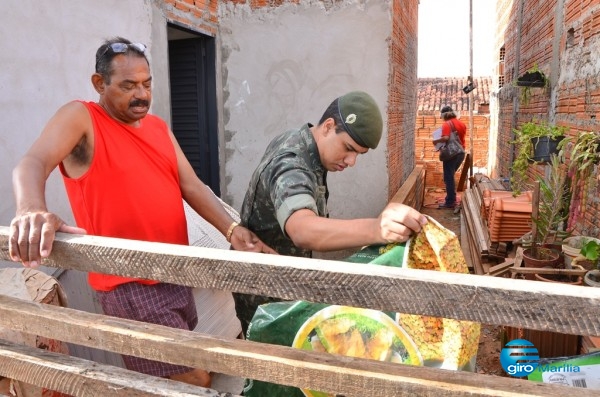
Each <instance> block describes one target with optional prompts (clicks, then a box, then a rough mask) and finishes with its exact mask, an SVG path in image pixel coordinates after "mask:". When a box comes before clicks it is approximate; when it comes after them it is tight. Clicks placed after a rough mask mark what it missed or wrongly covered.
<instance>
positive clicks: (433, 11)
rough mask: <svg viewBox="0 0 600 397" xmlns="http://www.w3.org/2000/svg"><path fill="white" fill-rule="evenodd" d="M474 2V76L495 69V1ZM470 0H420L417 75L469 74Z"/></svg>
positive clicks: (487, 73)
mask: <svg viewBox="0 0 600 397" xmlns="http://www.w3.org/2000/svg"><path fill="white" fill-rule="evenodd" d="M471 1H472V3H473V76H474V77H478V76H491V75H492V74H493V71H494V62H495V60H494V19H495V15H494V13H495V6H496V1H495V0H471ZM469 14H470V13H469V0H420V2H419V33H418V34H419V37H418V38H419V54H418V57H419V58H418V77H467V76H469V72H470V55H469V46H470V38H469Z"/></svg>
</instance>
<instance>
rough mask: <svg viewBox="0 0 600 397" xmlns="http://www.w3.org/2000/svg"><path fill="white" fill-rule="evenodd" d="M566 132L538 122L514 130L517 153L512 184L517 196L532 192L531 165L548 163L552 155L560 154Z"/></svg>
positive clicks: (560, 127)
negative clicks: (528, 180) (526, 191)
mask: <svg viewBox="0 0 600 397" xmlns="http://www.w3.org/2000/svg"><path fill="white" fill-rule="evenodd" d="M566 130H567V128H566V127H562V126H556V125H549V124H547V123H545V122H537V121H530V122H527V123H525V124H523V125H521V127H520V128H518V129H515V130H514V134H515V139H514V140H513V141H512V142H511V143H512V144H514V145H515V146H516V149H517V153H516V155H515V158H514V160H513V164H512V167H511V168H512V175H511V178H510V182H511V187H512V189H513V194H514V195H515V196H518V195H519V194H520V193H521V191H523V190H530V186H529V185H528V184H527V170H528V169H529V166H530V165H531V163H547V162H549V160H550V156H551V155H552V154H556V153H559V149H558V144H559V143H560V142H561V141H562V140H563V138H564V136H565V133H566Z"/></svg>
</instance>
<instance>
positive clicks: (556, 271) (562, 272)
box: [510, 267, 588, 277]
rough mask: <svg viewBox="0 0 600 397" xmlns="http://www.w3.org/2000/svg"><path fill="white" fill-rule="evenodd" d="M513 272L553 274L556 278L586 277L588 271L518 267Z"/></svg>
mask: <svg viewBox="0 0 600 397" xmlns="http://www.w3.org/2000/svg"><path fill="white" fill-rule="evenodd" d="M510 271H511V272H513V273H519V274H551V275H556V276H582V277H583V276H585V274H586V273H587V272H588V270H586V269H553V268H548V267H518V268H514V267H513V268H511V269H510Z"/></svg>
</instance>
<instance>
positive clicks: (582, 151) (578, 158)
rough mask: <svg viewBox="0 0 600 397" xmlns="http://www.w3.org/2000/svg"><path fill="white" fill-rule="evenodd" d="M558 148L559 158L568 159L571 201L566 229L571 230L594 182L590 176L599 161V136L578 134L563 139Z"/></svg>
mask: <svg viewBox="0 0 600 397" xmlns="http://www.w3.org/2000/svg"><path fill="white" fill-rule="evenodd" d="M558 148H559V150H560V154H561V157H563V158H568V159H569V170H568V176H569V178H570V180H571V181H570V185H571V187H570V189H571V197H572V199H571V207H570V208H569V213H570V214H571V216H570V219H569V225H568V227H569V228H573V227H574V225H575V224H576V223H577V220H578V218H579V214H581V213H583V212H584V211H585V208H586V204H587V200H586V199H587V192H588V191H589V189H590V186H589V184H590V183H595V181H596V178H592V177H591V176H592V173H593V171H594V166H595V165H596V164H598V162H599V161H600V135H599V134H598V133H596V132H580V133H578V134H577V135H576V136H574V137H567V138H565V139H563V140H562V141H561V142H560V143H559V145H558Z"/></svg>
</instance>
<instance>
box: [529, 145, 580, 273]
mask: <svg viewBox="0 0 600 397" xmlns="http://www.w3.org/2000/svg"><path fill="white" fill-rule="evenodd" d="M538 183H539V202H538V203H533V205H534V206H535V205H537V211H536V210H534V213H533V214H532V217H531V218H532V222H533V226H534V227H533V228H532V233H531V238H532V241H531V247H530V248H527V249H525V250H524V251H523V261H524V262H525V266H528V267H544V266H551V267H555V266H557V265H558V263H560V250H557V249H555V248H553V247H552V245H555V244H557V243H558V244H560V243H561V242H562V240H563V239H564V238H565V237H567V236H568V235H569V233H568V232H567V231H566V230H565V222H566V220H567V218H568V215H569V212H568V208H569V200H570V196H569V189H568V184H567V170H566V167H565V165H564V164H562V162H561V161H560V159H559V157H558V156H557V155H553V156H552V158H551V163H550V173H549V177H548V180H545V179H543V178H538Z"/></svg>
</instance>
